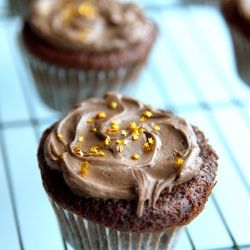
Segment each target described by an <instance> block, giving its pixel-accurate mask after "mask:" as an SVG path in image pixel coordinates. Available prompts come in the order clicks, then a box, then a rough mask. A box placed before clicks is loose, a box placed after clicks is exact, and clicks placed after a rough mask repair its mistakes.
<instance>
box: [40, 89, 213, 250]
mask: <svg viewBox="0 0 250 250" xmlns="http://www.w3.org/2000/svg"><path fill="white" fill-rule="evenodd" d="M38 161H39V167H40V171H41V177H42V181H43V185H44V188H45V190H46V192H47V194H48V196H49V199H50V201H51V204H52V206H53V208H54V210H55V213H56V215H57V218H58V220H59V223H60V227H61V231H62V234H63V237H64V239H65V240H66V241H67V242H69V244H71V245H72V246H73V247H74V248H75V249H89V248H91V249H113V248H114V249H116V247H117V248H118V246H120V247H121V249H152V250H153V249H159V250H160V249H173V247H174V245H175V244H176V241H177V239H178V235H179V233H180V232H181V229H182V228H183V226H184V225H187V224H188V223H190V222H191V221H192V220H193V219H194V218H195V217H196V216H197V215H198V214H199V213H200V212H201V211H202V210H203V209H204V206H205V203H206V201H207V199H208V197H209V195H210V193H211V191H212V189H213V187H214V185H215V178H216V172H217V155H216V153H215V152H214V151H213V149H212V148H211V146H210V145H209V144H208V143H207V140H206V139H205V137H204V135H203V133H202V132H201V131H200V130H199V129H198V128H196V127H193V126H191V125H190V124H188V123H187V122H186V121H185V120H183V119H181V118H179V117H177V116H174V115H173V114H172V113H170V112H167V111H163V110H159V109H154V108H152V107H151V106H148V105H144V104H142V103H140V102H139V101H136V100H134V99H131V98H129V97H126V96H122V95H116V94H114V93H108V94H106V95H105V96H104V98H103V99H98V98H90V99H87V100H86V101H84V102H82V103H80V104H78V105H77V106H74V107H73V108H72V110H70V111H69V112H68V113H67V114H66V115H65V116H64V117H63V118H62V119H61V120H60V121H58V122H57V123H55V124H54V125H52V126H51V127H50V128H48V129H47V130H46V131H45V132H44V134H43V136H42V139H41V142H40V145H39V149H38ZM119 249H120V248H119Z"/></svg>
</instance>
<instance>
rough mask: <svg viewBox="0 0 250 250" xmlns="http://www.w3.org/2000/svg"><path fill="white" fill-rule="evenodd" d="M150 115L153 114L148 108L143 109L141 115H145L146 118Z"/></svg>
mask: <svg viewBox="0 0 250 250" xmlns="http://www.w3.org/2000/svg"><path fill="white" fill-rule="evenodd" d="M152 115H153V113H152V112H151V111H149V110H147V111H145V112H144V113H143V116H145V117H147V118H150V117H151V116H152Z"/></svg>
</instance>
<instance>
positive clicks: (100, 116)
mask: <svg viewBox="0 0 250 250" xmlns="http://www.w3.org/2000/svg"><path fill="white" fill-rule="evenodd" d="M96 117H97V118H98V119H104V118H106V117H107V115H106V114H105V113H104V112H100V113H97V114H96Z"/></svg>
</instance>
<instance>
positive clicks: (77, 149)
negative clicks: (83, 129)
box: [73, 145, 81, 153]
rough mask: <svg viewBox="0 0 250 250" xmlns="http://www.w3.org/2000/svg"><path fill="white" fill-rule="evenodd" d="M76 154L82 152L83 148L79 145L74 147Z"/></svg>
mask: <svg viewBox="0 0 250 250" xmlns="http://www.w3.org/2000/svg"><path fill="white" fill-rule="evenodd" d="M73 151H74V153H76V152H79V151H81V146H79V145H77V146H74V147H73Z"/></svg>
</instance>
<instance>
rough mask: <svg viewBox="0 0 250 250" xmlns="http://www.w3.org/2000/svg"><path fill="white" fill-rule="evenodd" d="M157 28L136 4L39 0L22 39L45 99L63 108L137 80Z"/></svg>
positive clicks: (25, 24)
mask: <svg viewBox="0 0 250 250" xmlns="http://www.w3.org/2000/svg"><path fill="white" fill-rule="evenodd" d="M157 32H158V30H157V27H156V25H155V24H154V23H153V22H152V21H151V20H149V19H147V18H146V17H145V15H144V13H143V10H142V9H141V7H139V6H138V5H136V4H133V3H121V2H117V1H115V0H75V1H72V0H71V1H69V0H55V1H50V0H36V1H34V2H33V3H32V5H31V9H30V13H29V15H28V17H27V19H26V21H25V23H24V27H23V29H22V32H21V41H22V46H23V48H24V52H25V55H26V57H27V60H28V63H29V65H30V68H31V70H32V73H33V76H34V79H35V82H36V84H37V87H38V91H39V93H40V96H41V98H42V99H43V100H44V101H45V102H46V103H47V104H48V105H49V106H50V107H52V108H54V109H57V110H60V111H65V110H67V109H69V108H70V107H71V106H72V105H73V104H75V103H77V102H79V101H81V100H83V99H85V98H87V97H89V96H96V97H100V96H102V95H103V94H104V93H105V92H106V91H107V90H113V91H114V90H115V91H122V90H123V89H124V88H125V87H127V86H128V85H129V83H133V82H134V81H135V80H136V79H137V77H138V74H139V72H140V70H141V68H142V67H143V65H144V64H145V62H146V60H147V58H148V54H149V52H150V50H151V47H152V45H153V43H154V41H155V39H156V36H157Z"/></svg>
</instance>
